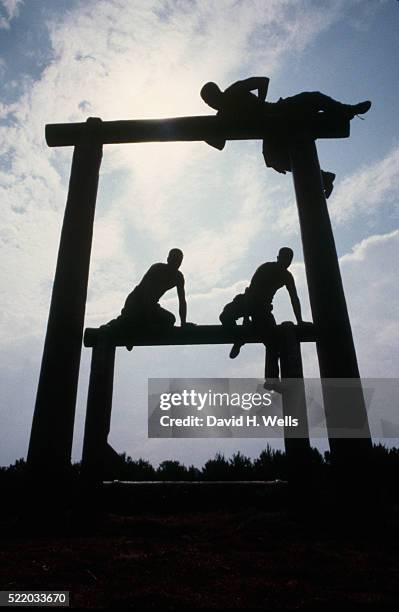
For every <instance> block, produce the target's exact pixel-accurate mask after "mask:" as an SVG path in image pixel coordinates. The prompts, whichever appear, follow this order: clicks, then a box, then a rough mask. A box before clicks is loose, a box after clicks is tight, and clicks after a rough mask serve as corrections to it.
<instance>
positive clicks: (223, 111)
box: [201, 77, 371, 198]
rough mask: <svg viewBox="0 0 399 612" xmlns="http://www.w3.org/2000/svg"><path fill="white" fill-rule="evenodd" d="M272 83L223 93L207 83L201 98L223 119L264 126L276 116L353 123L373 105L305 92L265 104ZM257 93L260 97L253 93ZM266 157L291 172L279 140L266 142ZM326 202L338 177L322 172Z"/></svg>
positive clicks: (260, 80)
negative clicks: (327, 117) (339, 119)
mask: <svg viewBox="0 0 399 612" xmlns="http://www.w3.org/2000/svg"><path fill="white" fill-rule="evenodd" d="M268 87H269V79H268V78H267V77H250V78H248V79H244V80H243V81H237V82H236V83H233V84H232V85H230V86H229V87H227V89H225V90H224V91H222V90H221V89H220V88H219V86H218V85H216V83H213V82H209V83H206V84H205V85H204V86H203V87H202V89H201V98H202V99H203V100H204V102H206V103H207V104H208V106H210V107H211V108H214V109H215V110H217V111H218V112H217V116H219V117H220V118H221V119H227V120H232V121H234V122H238V123H242V122H245V121H246V120H248V121H253V120H254V119H255V120H257V119H259V121H260V122H261V121H262V120H264V119H265V118H272V117H273V116H278V117H287V119H288V118H289V119H311V118H312V117H314V116H315V115H317V114H318V113H324V114H326V115H330V116H334V117H342V118H343V119H346V120H350V119H353V117H354V116H355V115H360V114H363V113H366V112H367V111H368V110H369V108H370V106H371V102H369V101H365V102H360V103H359V104H342V103H341V102H338V101H337V100H334V99H333V98H330V97H329V96H326V95H325V94H323V93H320V92H318V91H311V92H303V93H300V94H297V95H295V96H292V97H289V98H280V99H279V100H278V102H266V95H267V90H268ZM255 90H257V95H255V94H253V93H252V92H253V91H255ZM206 142H207V143H208V144H210V145H211V146H213V147H215V148H217V149H219V150H222V149H223V147H224V145H225V143H226V141H225V140H223V139H219V138H215V139H208V140H206ZM262 152H263V157H264V160H265V163H266V165H267V166H268V167H270V168H274V170H277V172H281V173H282V174H285V173H286V172H287V171H290V170H291V162H290V158H289V153H288V148H287V146H286V143H285V142H284V141H281V139H279V138H278V136H277V135H276V136H268V138H267V140H266V139H265V140H263V149H262ZM321 175H322V179H323V188H324V193H325V196H326V198H328V197H329V196H330V195H331V192H332V190H333V183H334V179H335V174H334V173H333V172H327V171H324V170H322V171H321Z"/></svg>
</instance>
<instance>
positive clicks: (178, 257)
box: [167, 249, 183, 270]
mask: <svg viewBox="0 0 399 612" xmlns="http://www.w3.org/2000/svg"><path fill="white" fill-rule="evenodd" d="M182 261H183V251H181V250H180V249H171V250H170V251H169V255H168V259H167V262H168V264H169V265H170V266H171V267H172V268H176V270H178V269H179V268H180V266H181V262H182Z"/></svg>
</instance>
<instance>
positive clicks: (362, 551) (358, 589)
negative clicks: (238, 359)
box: [0, 483, 399, 610]
mask: <svg viewBox="0 0 399 612" xmlns="http://www.w3.org/2000/svg"><path fill="white" fill-rule="evenodd" d="M161 486H164V485H161ZM194 486H196V487H197V488H196V489H193V487H192V486H191V488H190V486H188V487H185V486H184V485H180V489H179V492H178V494H177V495H176V490H177V489H174V492H173V495H172V497H171V494H170V491H169V492H168V488H167V486H166V488H164V489H163V491H164V492H163V493H162V494H159V488H158V489H157V490H156V492H155V493H154V491H153V490H152V492H150V493H148V495H146V494H144V493H139V494H138V493H137V488H136V489H135V490H134V496H132V494H131V493H132V489H131V488H130V489H126V490H124V489H123V486H122V485H114V486H113V487H112V488H109V489H108V492H107V493H106V496H105V498H104V497H102V501H101V505H102V512H101V513H100V514H99V513H96V512H94V511H92V510H90V509H89V506H90V503H93V507H98V501H96V502H94V501H93V499H92V500H91V502H90V501H89V502H87V503H86V506H85V508H86V512H85V515H84V516H82V513H81V512H77V510H76V509H75V510H74V511H73V512H72V514H70V515H69V516H67V517H66V516H65V514H64V515H63V516H62V519H61V520H59V521H58V520H55V521H51V515H50V514H49V515H47V517H44V518H43V520H42V521H40V520H39V521H38V520H37V519H34V518H32V517H31V519H30V520H27V519H26V517H24V518H22V519H21V517H19V518H16V517H15V516H14V517H10V516H3V517H2V519H1V521H2V522H1V527H0V529H1V535H2V545H1V553H0V557H1V583H0V589H2V590H9V589H15V590H18V589H19V590H33V589H45V590H51V589H60V590H69V591H70V596H71V605H72V607H78V606H79V607H84V608H90V607H93V608H96V607H97V608H101V607H109V606H111V605H113V606H122V605H123V606H126V607H130V608H136V607H144V608H164V609H167V610H173V609H176V608H182V607H190V608H202V607H210V608H264V609H287V610H290V609H293V610H294V609H302V608H303V609H312V608H313V609H316V608H321V607H323V608H324V609H326V608H330V607H331V608H332V607H334V608H336V607H337V605H339V604H342V605H345V606H346V607H348V606H349V605H350V606H351V608H353V607H359V608H361V609H363V608H368V607H373V608H374V606H375V605H376V604H379V605H380V606H381V605H384V604H395V603H396V602H397V601H398V597H399V554H398V553H399V535H398V534H399V529H398V527H399V518H398V516H399V514H398V510H399V508H397V507H396V506H395V505H392V504H391V505H389V506H388V505H386V506H385V505H381V503H380V501H379V500H378V499H377V498H376V496H375V495H374V494H373V491H372V489H371V488H370V490H369V491H368V492H367V494H366V497H364V498H363V499H359V498H358V496H357V495H356V494H355V495H352V496H351V500H350V499H349V498H348V495H347V494H343V495H341V496H338V497H337V496H331V497H330V498H329V499H324V500H320V499H318V500H315V499H314V500H313V501H307V502H306V503H305V499H304V498H305V497H306V492H303V495H302V499H301V489H298V490H297V491H296V492H295V494H294V496H292V495H291V496H290V495H289V494H287V487H286V486H285V485H275V486H273V485H270V486H268V487H266V489H265V490H266V493H265V494H262V493H260V492H259V486H257V485H254V486H253V487H252V488H251V487H241V488H240V487H238V488H235V489H234V492H233V493H232V491H233V488H232V485H231V483H230V485H229V487H230V489H223V487H218V486H217V485H213V489H212V488H209V487H208V493H206V494H205V496H204V495H203V494H202V492H200V491H201V490H200V489H199V488H198V485H194ZM126 491H128V492H127V493H126ZM141 491H144V489H141ZM302 491H303V490H302ZM171 498H172V499H173V501H171ZM132 499H133V500H135V501H132ZM140 499H141V503H140V501H139V500H140ZM86 501H87V500H86ZM53 518H54V517H53Z"/></svg>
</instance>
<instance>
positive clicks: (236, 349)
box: [229, 342, 242, 359]
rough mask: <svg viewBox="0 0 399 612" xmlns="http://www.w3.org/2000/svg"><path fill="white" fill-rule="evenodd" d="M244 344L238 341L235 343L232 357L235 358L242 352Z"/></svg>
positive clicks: (231, 353)
mask: <svg viewBox="0 0 399 612" xmlns="http://www.w3.org/2000/svg"><path fill="white" fill-rule="evenodd" d="M241 347H242V344H239V343H238V342H237V343H236V344H233V348H232V349H231V351H230V355H229V357H230V359H235V358H236V357H237V356H238V355H239V354H240V350H241Z"/></svg>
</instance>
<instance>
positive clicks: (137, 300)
mask: <svg viewBox="0 0 399 612" xmlns="http://www.w3.org/2000/svg"><path fill="white" fill-rule="evenodd" d="M182 261H183V253H182V251H181V250H180V249H172V250H171V251H170V252H169V255H168V258H167V263H156V264H153V265H152V266H151V267H150V268H149V270H148V272H146V273H145V274H144V276H143V278H142V279H141V281H140V283H139V284H138V285H137V286H136V287H135V288H134V289H133V291H132V292H131V293H129V295H128V296H127V298H126V302H125V305H124V307H123V308H122V312H121V314H120V316H119V317H118V318H117V319H114V320H113V321H110V322H109V323H108V324H107V327H111V328H112V327H114V326H116V327H122V328H123V329H124V330H126V331H131V330H133V329H134V328H136V329H138V330H140V331H142V330H143V328H146V327H151V328H154V327H156V328H159V329H161V330H162V329H165V328H170V327H173V326H174V324H175V322H176V317H175V315H174V314H173V313H171V312H169V311H168V310H166V309H165V308H162V307H161V306H160V305H159V303H158V302H159V300H160V299H161V297H162V296H163V295H164V293H166V291H169V289H173V288H174V287H176V289H177V296H178V298H179V315H180V322H181V325H182V327H183V326H184V325H187V322H186V316H187V302H186V296H185V291H184V276H183V274H182V273H181V272H180V270H179V268H180V265H181V263H182ZM132 348H133V344H127V349H128V350H132Z"/></svg>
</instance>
